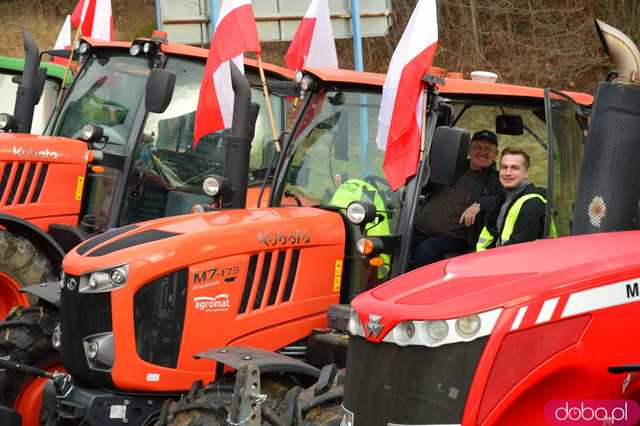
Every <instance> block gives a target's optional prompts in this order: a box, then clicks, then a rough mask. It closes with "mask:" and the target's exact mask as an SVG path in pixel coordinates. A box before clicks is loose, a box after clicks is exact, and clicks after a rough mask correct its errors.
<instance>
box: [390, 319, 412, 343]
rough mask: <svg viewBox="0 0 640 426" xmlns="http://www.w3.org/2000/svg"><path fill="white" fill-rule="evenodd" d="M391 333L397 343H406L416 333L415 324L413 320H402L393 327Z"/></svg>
mask: <svg viewBox="0 0 640 426" xmlns="http://www.w3.org/2000/svg"><path fill="white" fill-rule="evenodd" d="M393 334H394V337H395V340H396V343H397V344H398V345H400V346H405V345H408V344H409V343H410V342H411V340H413V337H414V336H415V335H416V326H415V324H414V323H413V321H405V322H402V323H400V324H398V325H397V326H396V327H395V328H394V329H393Z"/></svg>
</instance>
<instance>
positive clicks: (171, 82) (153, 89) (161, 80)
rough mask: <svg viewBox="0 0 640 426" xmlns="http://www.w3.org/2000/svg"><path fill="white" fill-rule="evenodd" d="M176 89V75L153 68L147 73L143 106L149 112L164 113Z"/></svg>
mask: <svg viewBox="0 0 640 426" xmlns="http://www.w3.org/2000/svg"><path fill="white" fill-rule="evenodd" d="M175 87H176V75H175V74H174V73H172V72H171V71H167V70H161V69H157V68H154V69H152V70H151V72H150V73H149V78H148V79H147V87H146V93H145V99H144V105H145V107H146V109H147V111H149V112H157V113H162V112H164V111H165V110H166V109H167V107H168V106H169V103H170V102H171V98H172V97H173V89H175Z"/></svg>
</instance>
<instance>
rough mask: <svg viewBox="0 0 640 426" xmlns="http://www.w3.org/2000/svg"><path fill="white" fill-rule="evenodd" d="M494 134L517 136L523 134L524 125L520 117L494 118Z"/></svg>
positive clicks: (505, 116)
mask: <svg viewBox="0 0 640 426" xmlns="http://www.w3.org/2000/svg"><path fill="white" fill-rule="evenodd" d="M496 133H498V134H501V135H515V136H519V135H521V134H523V133H524V123H523V121H522V116H520V115H507V114H503V115H499V116H497V117H496Z"/></svg>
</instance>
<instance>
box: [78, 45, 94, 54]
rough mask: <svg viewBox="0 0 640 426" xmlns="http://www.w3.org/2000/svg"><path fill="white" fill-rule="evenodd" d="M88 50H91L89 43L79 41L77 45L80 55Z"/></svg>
mask: <svg viewBox="0 0 640 426" xmlns="http://www.w3.org/2000/svg"><path fill="white" fill-rule="evenodd" d="M89 50H91V45H90V44H89V43H80V47H78V52H80V54H81V55H84V54H85V53H87V52H89Z"/></svg>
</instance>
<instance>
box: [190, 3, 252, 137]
mask: <svg viewBox="0 0 640 426" xmlns="http://www.w3.org/2000/svg"><path fill="white" fill-rule="evenodd" d="M244 52H256V53H260V52H261V50H260V39H259V38H258V28H257V27H256V20H255V17H254V16H253V8H252V6H251V0H224V1H223V2H222V6H221V7H220V14H219V15H218V21H217V24H216V29H215V31H214V33H213V38H212V40H211V47H210V48H209V57H208V58H207V64H206V66H205V67H204V75H203V77H202V83H201V85H200V98H199V99H198V109H197V110H196V119H195V131H194V134H193V146H194V147H195V146H196V145H197V144H198V141H199V140H200V138H201V137H203V136H205V135H208V134H209V133H213V132H216V131H218V130H222V129H227V128H229V127H231V122H232V119H233V101H234V97H235V96H234V93H233V89H232V87H231V67H230V61H233V63H234V64H235V65H236V66H237V67H238V68H239V69H240V70H241V71H242V72H243V73H244Z"/></svg>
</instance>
